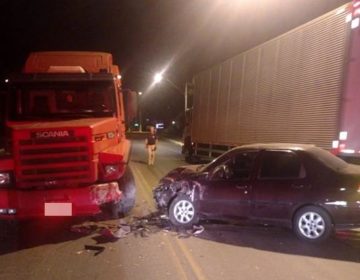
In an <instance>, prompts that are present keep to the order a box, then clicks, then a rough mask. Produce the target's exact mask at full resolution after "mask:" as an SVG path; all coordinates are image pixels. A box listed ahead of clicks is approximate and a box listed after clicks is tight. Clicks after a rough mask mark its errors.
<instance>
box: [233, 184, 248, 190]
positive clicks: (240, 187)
mask: <svg viewBox="0 0 360 280" xmlns="http://www.w3.org/2000/svg"><path fill="white" fill-rule="evenodd" d="M236 188H237V189H239V190H246V189H248V188H249V186H247V185H243V186H236Z"/></svg>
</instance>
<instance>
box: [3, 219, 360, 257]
mask: <svg viewBox="0 0 360 280" xmlns="http://www.w3.org/2000/svg"><path fill="white" fill-rule="evenodd" d="M159 232H161V233H166V234H169V235H170V236H172V237H174V238H191V237H195V238H200V239H203V240H209V241H213V242H218V243H223V244H229V245H233V246H238V247H248V248H254V249H257V250H263V251H270V252H276V253H282V254H290V255H301V256H308V257H316V258H325V259H333V260H341V261H348V262H360V232H358V231H341V232H337V234H336V235H335V236H334V237H333V238H331V239H329V240H327V241H325V242H323V243H321V244H310V243H306V242H303V241H300V240H298V239H297V238H296V237H295V235H294V234H293V233H292V231H291V230H289V229H284V228H280V227H272V226H262V225H249V224H239V223H237V224H234V223H224V222H219V221H211V220H206V221H202V223H201V224H200V225H197V226H194V227H193V228H191V229H187V230H185V229H176V228H174V227H173V226H172V225H171V224H170V222H169V220H168V219H167V217H166V216H164V215H162V214H161V213H159V212H153V213H151V214H149V215H146V216H144V217H135V216H128V217H126V218H123V219H119V220H110V221H109V220H105V219H97V220H92V221H91V220H89V218H71V219H69V218H67V219H65V218H55V219H48V218H47V219H46V220H36V221H27V222H23V223H21V224H20V225H19V227H18V228H17V232H16V230H14V229H12V232H11V229H10V231H9V228H7V229H4V228H2V229H1V232H0V255H3V254H7V253H11V252H15V251H19V250H23V249H27V248H32V247H36V246H40V245H44V244H56V243H61V242H65V241H70V240H76V239H79V238H82V237H84V236H91V238H92V240H94V241H95V242H96V244H89V245H85V247H84V250H86V251H93V252H94V256H97V255H99V254H100V253H102V252H103V251H104V250H105V248H106V246H104V245H105V244H107V243H113V242H116V241H119V240H121V239H123V238H127V237H128V236H129V235H133V236H135V237H141V238H151V236H152V235H154V234H157V233H159ZM4 234H8V236H7V239H4V238H3V235H4ZM9 234H10V235H9Z"/></svg>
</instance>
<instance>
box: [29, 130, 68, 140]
mask: <svg viewBox="0 0 360 280" xmlns="http://www.w3.org/2000/svg"><path fill="white" fill-rule="evenodd" d="M69 136H70V133H69V131H67V130H53V131H38V132H35V138H55V137H69Z"/></svg>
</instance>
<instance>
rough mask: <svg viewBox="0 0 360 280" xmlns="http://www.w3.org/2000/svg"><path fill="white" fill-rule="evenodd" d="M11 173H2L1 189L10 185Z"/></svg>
mask: <svg viewBox="0 0 360 280" xmlns="http://www.w3.org/2000/svg"><path fill="white" fill-rule="evenodd" d="M10 182H11V179H10V173H9V172H0V187H1V186H8V185H10Z"/></svg>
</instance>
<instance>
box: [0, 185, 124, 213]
mask: <svg viewBox="0 0 360 280" xmlns="http://www.w3.org/2000/svg"><path fill="white" fill-rule="evenodd" d="M121 198H122V193H121V191H120V190H119V185H118V183H117V182H110V183H104V184H96V185H91V186H87V187H81V188H66V189H46V190H33V189H32V190H19V189H17V190H11V189H0V219H28V218H40V217H46V216H62V217H64V216H86V215H94V214H97V213H99V212H100V209H101V206H102V205H103V204H108V203H117V202H119V201H120V200H121Z"/></svg>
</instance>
